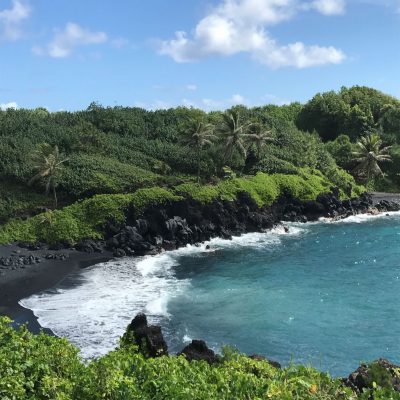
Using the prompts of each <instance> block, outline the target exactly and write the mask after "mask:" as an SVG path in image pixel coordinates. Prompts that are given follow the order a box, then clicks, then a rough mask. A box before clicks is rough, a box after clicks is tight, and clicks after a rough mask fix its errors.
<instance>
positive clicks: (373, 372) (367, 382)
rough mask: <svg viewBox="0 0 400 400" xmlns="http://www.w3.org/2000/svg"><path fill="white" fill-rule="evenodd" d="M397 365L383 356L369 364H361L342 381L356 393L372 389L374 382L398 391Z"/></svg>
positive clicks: (399, 389) (399, 386)
mask: <svg viewBox="0 0 400 400" xmlns="http://www.w3.org/2000/svg"><path fill="white" fill-rule="evenodd" d="M398 371H399V366H397V365H395V364H392V363H391V362H390V361H388V360H385V359H383V358H381V359H379V360H377V361H374V362H373V363H371V364H368V365H367V364H361V365H360V367H358V368H357V369H356V370H355V371H354V372H352V373H351V374H350V375H349V377H348V378H346V379H343V383H344V384H345V385H346V386H348V387H350V388H351V389H353V390H354V391H355V392H357V393H362V391H363V390H364V389H372V388H373V385H374V383H376V384H377V385H378V386H381V387H383V388H393V389H394V390H396V391H398V392H400V376H399V372H398Z"/></svg>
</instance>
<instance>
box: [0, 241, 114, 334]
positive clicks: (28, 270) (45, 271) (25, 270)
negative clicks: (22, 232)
mask: <svg viewBox="0 0 400 400" xmlns="http://www.w3.org/2000/svg"><path fill="white" fill-rule="evenodd" d="M29 255H32V256H34V257H39V258H40V260H41V262H40V263H35V264H31V265H24V266H23V267H15V266H9V267H5V266H2V267H0V315H6V316H8V317H10V318H12V319H13V320H14V321H15V323H16V324H23V323H28V328H29V330H30V331H31V332H35V333H36V332H39V331H40V329H41V327H40V325H39V324H38V322H37V319H36V317H35V316H34V314H33V313H32V311H31V310H28V309H26V308H24V307H22V306H20V305H19V304H18V302H19V301H20V300H21V299H23V298H25V297H28V296H31V295H32V294H35V293H39V292H41V291H43V290H46V289H50V288H52V287H54V286H56V285H57V284H58V283H60V282H61V281H62V280H63V279H64V278H66V277H67V276H68V275H69V274H71V273H72V272H74V271H76V270H77V269H79V268H85V267H88V266H91V265H95V264H98V263H101V262H104V261H107V260H110V259H111V258H112V254H111V253H107V252H104V253H101V254H100V253H91V254H89V253H84V252H79V251H76V250H70V249H66V250H65V249H63V250H36V251H31V250H27V249H24V248H20V247H19V246H16V245H7V246H3V245H0V258H1V257H14V258H16V257H20V256H22V257H23V256H29ZM46 255H51V256H53V257H54V258H53V259H47V258H46ZM63 255H65V256H66V259H64V260H62V259H57V257H60V256H63ZM47 332H49V331H47Z"/></svg>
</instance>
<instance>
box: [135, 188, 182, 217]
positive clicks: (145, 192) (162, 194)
mask: <svg viewBox="0 0 400 400" xmlns="http://www.w3.org/2000/svg"><path fill="white" fill-rule="evenodd" d="M179 200H182V197H181V196H177V195H175V194H174V193H172V192H171V191H169V190H167V189H163V188H159V187H154V188H148V189H139V190H137V191H136V192H135V193H134V194H133V195H132V205H133V206H134V207H135V211H136V214H140V213H142V212H143V211H144V210H145V209H146V207H149V206H158V205H161V204H165V203H168V202H173V201H179Z"/></svg>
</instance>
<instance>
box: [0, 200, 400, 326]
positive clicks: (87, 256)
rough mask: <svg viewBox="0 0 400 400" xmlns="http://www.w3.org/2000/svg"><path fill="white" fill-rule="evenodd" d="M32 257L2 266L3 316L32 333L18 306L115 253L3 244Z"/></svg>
mask: <svg viewBox="0 0 400 400" xmlns="http://www.w3.org/2000/svg"><path fill="white" fill-rule="evenodd" d="M371 195H372V206H373V207H374V206H375V205H377V204H378V203H379V202H381V201H382V200H385V201H389V202H395V203H398V204H400V194H397V193H371ZM29 256H33V257H34V258H35V257H37V258H40V262H39V263H36V262H35V261H33V262H32V263H28V264H26V265H24V264H23V263H22V265H19V266H15V265H10V266H2V265H1V263H0V315H6V316H9V317H10V318H12V319H13V320H14V321H15V323H16V324H23V323H27V324H28V328H29V330H30V331H32V332H39V331H40V329H41V327H40V325H39V324H38V322H37V319H36V317H35V316H34V314H33V313H32V311H31V310H28V309H25V308H24V307H22V306H20V305H19V303H18V302H19V301H20V300H21V299H23V298H26V297H29V296H31V295H32V294H35V293H39V292H41V291H44V290H47V289H51V288H52V287H54V286H56V285H57V284H59V283H60V282H61V281H63V280H64V279H65V278H66V277H67V276H68V275H70V274H71V273H73V272H75V271H76V270H78V269H80V268H85V267H89V266H92V265H95V264H99V263H101V262H105V261H108V260H110V259H112V258H113V255H112V253H111V252H107V251H104V252H103V253H85V252H80V251H77V250H74V249H62V250H49V249H45V250H28V249H26V248H21V247H19V246H17V245H0V259H1V258H8V257H11V258H12V259H14V260H15V259H18V258H20V257H22V258H23V257H25V258H27V257H29ZM60 258H64V259H60ZM47 332H50V331H47Z"/></svg>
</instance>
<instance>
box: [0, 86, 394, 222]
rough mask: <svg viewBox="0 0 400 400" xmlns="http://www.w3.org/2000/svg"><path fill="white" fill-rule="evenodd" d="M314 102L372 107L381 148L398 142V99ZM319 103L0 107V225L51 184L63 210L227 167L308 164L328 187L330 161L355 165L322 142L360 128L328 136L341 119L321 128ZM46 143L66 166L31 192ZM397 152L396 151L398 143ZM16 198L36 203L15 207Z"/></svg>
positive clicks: (294, 170)
mask: <svg viewBox="0 0 400 400" xmlns="http://www.w3.org/2000/svg"><path fill="white" fill-rule="evenodd" d="M346 93H347V94H346ZM359 93H361V94H359ZM345 94H346V96H345ZM319 96H320V97H321V98H325V97H326V96H328V97H329V96H331V97H332V96H333V97H334V98H335V99H336V98H337V97H338V96H340V98H343V99H346V101H347V102H348V103H349V104H350V103H351V104H352V107H353V106H354V107H356V106H359V107H360V108H361V109H362V110H367V109H368V110H370V112H371V113H372V115H373V116H374V118H375V119H376V121H378V120H379V121H380V124H381V126H382V129H384V132H385V134H386V136H385V138H384V142H385V144H386V141H388V140H390V141H391V143H390V144H393V142H396V140H397V139H396V138H397V136H396V134H397V132H398V130H397V129H398V122H399V118H398V117H397V114H396V112H397V111H396V110H397V108H396V107H398V102H397V101H396V100H395V99H393V98H391V97H389V96H385V95H383V94H380V93H379V92H376V91H373V90H372V89H368V90H367V89H365V88H352V89H346V90H344V89H343V90H342V91H341V92H340V95H339V94H332V93H331V94H324V95H319ZM317 98H318V99H319V97H318V96H317V97H316V98H314V99H313V100H311V102H310V103H308V104H306V105H305V106H303V105H301V104H299V103H293V104H290V105H284V106H274V105H268V106H264V107H254V108H247V107H244V106H236V107H234V108H232V109H231V110H227V112H226V113H221V112H210V113H206V112H204V111H202V110H198V109H192V108H183V107H179V108H176V109H169V110H157V111H146V110H143V109H140V108H126V107H102V106H101V105H99V104H96V103H93V104H91V105H90V106H89V107H88V108H87V109H86V110H84V111H79V112H48V111H47V110H46V109H43V108H38V109H34V110H27V109H20V110H13V109H9V110H7V111H0V184H1V186H2V189H0V223H3V222H5V221H6V220H7V219H9V218H12V217H15V216H24V215H25V214H26V213H27V212H30V213H32V212H34V208H35V207H36V206H46V207H50V206H52V202H51V201H50V202H49V201H46V199H45V198H44V197H43V196H42V194H43V193H44V192H45V189H46V188H45V186H46V184H49V183H51V186H52V187H53V189H55V187H57V197H58V200H59V204H60V205H61V206H63V205H67V204H71V203H73V202H74V201H76V200H79V199H83V198H87V197H90V196H93V195H96V194H119V193H132V192H133V191H135V190H137V189H140V188H143V187H153V186H167V187H171V186H176V185H179V184H182V183H191V182H192V183H193V182H195V181H196V180H198V179H197V175H199V178H201V181H202V182H203V183H205V184H207V183H216V182H218V181H219V180H220V179H221V177H223V175H224V173H223V167H224V166H225V165H226V164H227V165H228V166H229V167H230V168H231V169H232V170H233V172H234V174H236V175H238V176H241V175H243V174H247V175H254V174H256V173H257V172H265V173H269V174H274V173H282V174H292V175H296V174H298V172H299V168H311V169H316V170H319V171H320V172H321V173H322V174H323V175H324V176H326V177H327V178H328V179H329V180H330V181H331V182H333V183H335V182H341V181H342V180H343V179H342V178H343V171H341V170H340V169H339V168H338V166H337V164H336V161H337V162H338V163H339V165H340V166H341V167H342V168H345V169H347V171H348V172H351V171H352V170H351V168H352V167H353V165H352V164H351V162H350V161H351V160H343V157H348V155H347V156H346V155H343V154H342V153H340V152H339V153H340V156H339V157H338V158H337V152H335V151H332V146H328V145H324V143H323V142H322V141H321V139H320V136H321V137H322V138H323V139H324V140H325V139H327V138H335V137H336V136H337V134H336V133H337V132H339V131H340V133H343V134H346V133H347V134H349V135H350V136H351V138H352V140H353V142H354V140H355V139H356V136H357V135H361V134H363V133H364V130H363V129H360V130H359V131H357V133H355V131H354V132H353V131H352V132H350V131H348V130H347V128H346V129H345V126H347V125H348V124H347V125H346V124H343V123H342V122H340V124H339V125H340V129H339V128H338V129H339V130H338V131H337V132H336V131H335V133H334V134H333V135H330V134H329V135H330V136H329V135H328V136H326V135H325V133H324V132H325V128H326V129H327V127H329V129H331V128H332V126H333V125H332V124H331V123H330V119H335V121H336V122H337V121H339V116H338V115H339V114H338V113H336V112H334V113H333V114H332V115H331V114H329V113H330V108H329V107H328V108H327V113H328V114H329V115H328V116H329V118H328V117H326V119H327V120H328V123H327V124H325V125H323V120H324V118H325V117H324V116H323V114H321V113H320V108H321V107H322V106H316V105H315V104H319V102H318V101H317V100H316V99H317ZM343 99H342V100H341V101H345V100H343ZM335 101H336V100H335ZM346 104H347V103H346ZM324 107H325V106H324ZM382 107H383V108H382ZM381 108H382V110H381ZM365 112H367V111H365ZM232 116H234V119H232ZM340 118H341V117H340ZM376 121H375V120H374V122H376ZM337 123H339V122H337ZM318 124H320V125H321V127H320V125H318ZM299 127H300V128H301V129H303V130H304V131H301V130H299ZM229 129H230V130H231V131H229ZM232 129H233V130H232ZM305 131H309V132H312V133H307V132H305ZM316 132H318V133H316ZM45 144H47V146H48V148H52V149H56V148H57V151H59V152H60V155H59V159H60V160H66V161H65V162H64V163H63V164H62V169H61V168H60V170H59V171H58V173H57V176H54V177H51V182H50V180H49V179H48V178H49V175H47V178H46V176H43V177H42V179H39V180H38V182H36V183H35V185H34V186H33V187H29V186H28V182H29V181H30V180H31V179H32V177H34V176H35V174H37V173H38V169H37V165H35V162H33V160H32V154H34V153H35V152H37V149H38V148H40V146H42V148H43V146H44V145H45ZM351 145H353V144H352V143H350V146H351ZM56 146H57V147H56ZM393 151H394V152H395V153H396V151H397V152H399V151H398V149H397V148H396V147H395V146H394V147H393ZM224 155H225V156H224ZM394 158H395V162H397V158H396V157H394ZM44 161H46V160H44ZM387 168H388V169H387V170H384V172H386V171H388V172H389V173H390V174H391V175H394V176H395V174H394V173H392V169H393V168H392V167H387ZM394 169H395V170H396V168H394ZM39 172H43V170H42V171H40V170H39ZM10 182H12V184H10ZM389 186H390V184H389ZM17 188H20V189H17ZM14 189H15V190H14ZM4 191H7V192H8V193H7V197H6V196H5V195H3V192H4ZM21 191H23V192H24V194H23V196H22V195H21V194H20V192H21ZM53 191H55V190H53ZM21 196H22V197H25V198H28V199H32V201H21ZM5 197H6V198H5ZM40 198H42V199H43V201H42V202H40V201H39V199H40Z"/></svg>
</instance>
